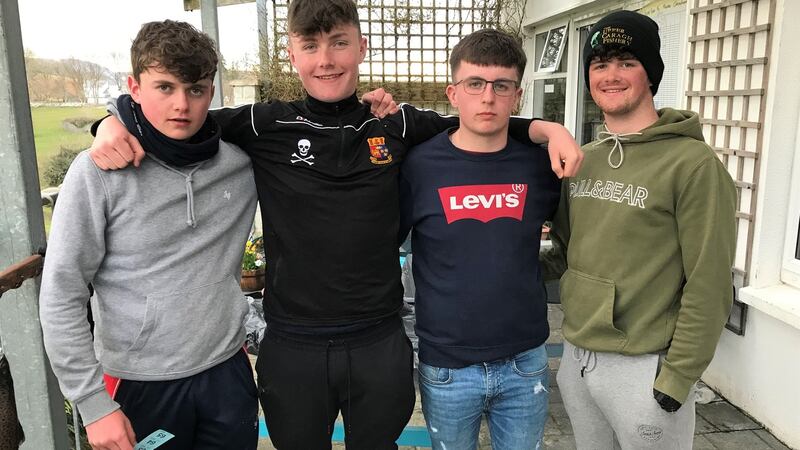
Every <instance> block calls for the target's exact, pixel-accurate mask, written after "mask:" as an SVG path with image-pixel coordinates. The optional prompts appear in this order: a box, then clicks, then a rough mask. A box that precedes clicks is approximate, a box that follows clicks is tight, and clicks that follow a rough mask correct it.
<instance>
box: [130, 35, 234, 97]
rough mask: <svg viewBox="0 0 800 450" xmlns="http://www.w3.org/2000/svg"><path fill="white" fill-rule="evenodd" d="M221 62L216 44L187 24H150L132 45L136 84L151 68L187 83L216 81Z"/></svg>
mask: <svg viewBox="0 0 800 450" xmlns="http://www.w3.org/2000/svg"><path fill="white" fill-rule="evenodd" d="M218 61H219V59H218V57H217V50H216V45H214V41H213V40H212V39H211V38H210V37H208V35H207V34H205V33H203V32H201V31H200V30H198V29H197V28H195V27H193V26H192V25H191V24H188V23H186V22H179V21H175V20H165V21H163V22H148V23H146V24H144V25H142V28H141V29H140V30H139V33H138V34H137V35H136V38H135V39H134V40H133V44H131V68H132V70H133V77H134V78H135V79H136V81H139V75H140V74H141V73H142V72H144V71H146V70H147V69H149V68H151V67H159V68H163V69H164V70H166V71H167V72H169V73H171V74H173V75H175V76H176V77H178V78H179V79H180V80H181V81H183V82H184V83H195V82H197V81H199V80H205V79H211V80H213V79H214V75H215V74H216V73H217V62H218Z"/></svg>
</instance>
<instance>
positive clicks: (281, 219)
mask: <svg viewBox="0 0 800 450" xmlns="http://www.w3.org/2000/svg"><path fill="white" fill-rule="evenodd" d="M212 114H214V118H215V119H216V120H217V121H218V122H219V123H220V125H221V126H222V129H223V139H224V140H226V141H228V142H231V143H234V144H236V145H239V146H240V147H242V149H244V150H245V151H246V152H247V153H248V154H249V155H250V156H251V158H252V159H253V170H254V173H255V180H256V186H257V189H258V197H259V201H260V204H261V216H262V220H263V225H264V240H265V251H266V259H267V274H266V296H265V298H264V303H263V304H264V311H265V315H266V317H267V321H268V322H277V324H283V325H289V326H302V327H323V328H329V327H330V328H337V327H343V326H349V325H353V324H358V323H362V322H369V321H375V320H379V319H381V318H384V317H388V316H391V315H393V314H395V313H397V311H398V310H399V309H400V307H401V306H402V298H403V295H402V292H403V288H402V285H401V282H400V267H399V262H398V242H397V233H398V228H399V193H398V174H399V168H400V163H401V162H402V161H403V159H404V157H405V155H406V152H407V151H408V149H409V148H411V147H412V146H414V145H417V144H419V143H421V142H424V141H426V140H427V139H429V138H431V137H433V136H434V135H436V134H437V133H438V132H440V131H443V130H445V129H447V128H449V127H453V126H457V125H458V118H457V117H455V116H449V117H446V116H441V115H439V114H438V113H436V112H434V111H426V110H420V109H416V108H414V107H412V106H409V105H402V106H401V112H400V113H397V114H394V115H392V116H390V117H388V118H385V119H382V120H381V119H378V118H376V117H375V116H373V115H372V114H371V113H370V110H369V106H367V105H363V104H361V103H360V102H359V101H358V99H357V97H356V96H355V95H353V96H351V97H349V98H347V99H345V100H342V101H340V102H337V103H326V102H321V101H319V100H316V99H314V98H311V97H307V98H306V99H305V100H302V101H294V102H288V103H287V102H269V103H256V104H253V105H246V106H242V107H238V108H231V109H221V110H216V111H212ZM529 124H530V120H527V119H519V120H516V119H515V120H512V128H513V132H512V133H511V134H512V136H514V137H516V138H517V139H522V140H524V141H526V142H530V141H529V139H528V126H529ZM277 324H276V325H277Z"/></svg>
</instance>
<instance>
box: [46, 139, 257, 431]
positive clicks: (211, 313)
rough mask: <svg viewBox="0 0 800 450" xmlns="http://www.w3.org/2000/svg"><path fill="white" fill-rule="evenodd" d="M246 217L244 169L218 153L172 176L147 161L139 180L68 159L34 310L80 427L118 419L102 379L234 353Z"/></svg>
mask: <svg viewBox="0 0 800 450" xmlns="http://www.w3.org/2000/svg"><path fill="white" fill-rule="evenodd" d="M255 206H256V190H255V182H254V180H253V171H252V167H251V164H250V159H249V158H248V157H247V155H245V154H244V153H243V152H242V151H241V150H240V149H238V148H237V147H234V146H232V145H230V144H228V143H225V142H220V150H219V152H218V153H217V155H216V156H214V157H213V158H211V159H209V160H207V161H204V162H202V163H200V164H199V165H194V166H187V167H182V168H174V167H169V166H166V165H165V164H163V163H161V162H160V161H157V160H156V159H155V158H153V157H151V156H149V155H148V157H147V158H145V159H144V160H143V161H142V164H141V167H139V168H138V169H136V168H134V167H128V168H126V169H123V170H119V171H108V172H106V171H101V170H99V169H98V168H97V167H95V165H94V163H92V161H91V158H90V157H89V155H88V153H86V152H83V153H81V154H79V155H78V157H77V158H76V159H75V161H74V162H73V163H72V166H71V167H70V169H69V171H68V172H67V176H66V178H65V180H64V184H63V185H62V186H61V192H60V194H59V198H58V203H57V206H56V208H55V211H54V213H53V222H52V227H51V231H50V238H49V247H48V249H47V257H46V258H45V264H44V274H43V275H42V288H41V295H40V300H39V301H40V317H41V322H42V330H43V332H44V343H45V348H46V350H47V354H48V356H49V358H50V362H51V364H52V366H53V371H54V372H55V374H56V376H57V378H58V380H59V384H60V386H61V390H62V392H63V393H64V395H65V396H66V397H67V398H68V399H70V400H71V401H73V402H75V403H76V404H77V406H78V410H79V411H80V413H81V416H82V417H83V419H84V423H86V424H89V423H91V422H94V421H96V420H97V419H100V418H102V417H103V416H105V415H107V414H109V413H111V412H113V411H114V410H115V409H117V408H119V405H117V404H116V403H115V402H114V401H113V400H112V399H111V397H110V396H109V394H108V393H107V392H106V390H105V386H104V383H103V373H106V374H109V375H111V376H114V377H118V378H122V379H129V380H173V379H179V378H184V377H188V376H191V375H194V374H196V373H199V372H202V371H204V370H206V369H208V368H210V367H213V366H215V365H217V364H219V363H221V362H223V361H225V360H226V359H228V358H230V357H231V356H232V355H233V354H235V352H237V351H240V350H241V348H242V345H243V343H244V340H245V333H244V329H243V323H244V316H245V314H246V312H247V308H248V306H247V303H246V301H245V300H244V298H243V295H242V292H241V290H240V289H239V284H238V278H239V272H240V268H241V258H242V251H243V249H244V243H245V241H246V239H247V236H248V233H249V230H250V227H251V224H252V220H253V216H254V213H255ZM89 283H92V285H93V286H94V289H95V293H94V296H93V297H92V299H91V301H92V312H93V316H94V320H95V331H94V333H95V336H94V342H93V338H92V335H91V333H90V331H89V324H88V322H87V320H86V304H87V302H88V300H89V292H88V290H87V285H88V284H89ZM93 344H94V348H93Z"/></svg>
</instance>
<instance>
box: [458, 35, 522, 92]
mask: <svg viewBox="0 0 800 450" xmlns="http://www.w3.org/2000/svg"><path fill="white" fill-rule="evenodd" d="M462 61H466V62H468V63H470V64H476V65H479V66H500V67H513V68H515V69H517V74H518V75H519V78H520V80H522V74H523V73H524V72H525V64H527V62H528V58H527V57H526V56H525V52H524V51H522V44H521V43H520V41H519V39H517V38H516V37H514V36H512V35H510V34H508V33H505V32H503V31H500V30H493V29H486V30H479V31H476V32H474V33H472V34H469V35H467V36H466V37H465V38H463V39H461V40H460V41H459V42H458V44H456V46H455V47H453V51H452V53H450V70H451V72H452V73H453V74H455V73H456V70H457V69H458V67H459V66H460V65H461V62H462ZM518 81H519V80H518Z"/></svg>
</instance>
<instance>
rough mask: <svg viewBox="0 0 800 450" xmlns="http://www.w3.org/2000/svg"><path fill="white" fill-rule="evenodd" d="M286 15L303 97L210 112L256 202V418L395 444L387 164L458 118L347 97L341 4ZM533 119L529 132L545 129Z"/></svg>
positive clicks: (290, 435) (392, 189)
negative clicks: (338, 426)
mask: <svg viewBox="0 0 800 450" xmlns="http://www.w3.org/2000/svg"><path fill="white" fill-rule="evenodd" d="M288 23H289V30H290V32H289V34H290V46H289V54H290V59H291V61H292V64H293V65H294V67H295V69H296V70H297V73H298V75H299V76H300V78H301V81H302V82H303V86H304V87H305V89H306V91H307V92H308V94H309V95H308V97H307V98H306V99H305V100H303V101H296V102H288V103H287V102H271V103H259V104H255V105H248V106H244V107H240V108H235V109H224V110H220V111H216V112H215V114H214V117H215V119H216V120H217V121H218V122H219V123H220V125H221V126H222V128H223V139H224V140H226V141H230V142H233V143H235V144H238V145H240V146H241V147H242V148H243V149H245V151H247V152H248V153H249V154H250V156H251V158H252V159H253V166H254V173H255V177H256V184H257V189H258V194H259V200H260V203H261V211H262V219H263V223H264V230H265V249H266V256H267V275H266V277H267V280H266V286H267V287H266V297H265V299H264V309H265V316H266V318H267V322H268V327H267V330H268V331H267V334H266V336H265V337H264V340H263V342H262V344H261V347H260V352H259V358H258V362H257V364H256V370H257V373H258V381H259V389H260V398H261V403H262V406H263V407H264V414H265V419H266V423H267V427H268V429H269V433H270V438H271V439H272V442H273V444H275V446H276V447H277V448H279V449H293V448H296V449H304V450H305V449H324V448H330V445H331V444H330V438H331V431H332V424H333V422H334V420H335V418H336V416H337V414H338V413H339V411H341V412H342V415H343V417H344V421H345V425H346V435H345V440H346V444H347V446H348V448H351V449H369V450H373V449H384V448H396V445H395V444H394V441H395V440H396V439H397V437H398V436H399V435H400V433H401V432H402V429H403V427H404V426H405V425H406V423H407V421H408V419H409V417H410V416H411V412H412V409H413V404H414V387H413V380H412V370H413V369H412V353H411V347H410V343H409V341H408V338H407V337H406V336H405V333H404V331H403V327H402V323H401V321H400V318H399V316H398V314H397V313H398V311H399V310H400V308H401V306H402V286H401V283H400V270H399V266H398V263H397V261H398V260H397V257H398V251H397V242H396V236H397V233H398V228H399V225H398V224H399V212H398V206H399V200H398V167H399V163H400V162H401V161H402V160H403V159H404V157H405V153H406V150H407V149H408V148H409V147H411V146H412V145H416V144H418V143H421V142H423V141H425V140H427V139H429V138H430V137H432V136H434V135H435V134H436V133H438V132H440V131H442V130H444V129H446V128H448V127H450V126H455V125H457V123H458V119H457V118H455V117H450V118H447V117H442V116H440V115H438V114H436V113H434V112H431V111H422V110H418V109H415V108H413V107H410V106H407V105H404V106H402V107H401V110H400V112H399V113H397V114H394V115H392V116H390V117H388V118H386V119H383V120H381V119H378V118H377V117H375V116H373V115H372V114H371V113H370V110H369V107H367V106H364V105H361V104H360V103H359V102H358V99H357V98H356V96H355V94H354V93H355V90H356V83H357V79H358V64H359V63H361V61H363V59H364V57H365V55H366V39H365V38H364V37H362V36H361V34H360V31H359V28H358V27H359V22H358V14H357V9H356V6H355V4H354V3H353V2H352V0H326V1H320V0H294V1H293V2H292V3H291V5H290V8H289V22H288ZM103 123H104V128H108V127H111V126H114V125H107V123H111V124H113V121H110V120H106V121H104V122H103ZM534 123H535V125H534V126H531V131H530V134H531V136H533V137H536V138H537V140H539V139H540V138H542V137H545V135H547V134H549V132H550V131H551V130H552V125H553V124H549V123H546V122H542V121H536V122H534ZM529 124H530V121H527V120H520V121H515V122H514V125H513V128H515V129H516V131H512V134H514V135H515V136H516V137H517V138H518V139H523V140H526V141H527V140H528V126H529ZM117 125H118V124H117ZM103 131H104V130H100V132H101V134H102V133H103ZM554 133H555V134H552V135H549V136H547V137H551V136H558V137H564V136H565V135H566V134H567V133H566V132H565V131H563V128H557V129H556V130H554ZM547 137H545V139H543V140H547ZM550 142H551V144H552V143H553V139H550ZM554 147H556V146H554ZM556 148H558V147H556ZM101 151H102V150H101ZM116 151H117V152H118V151H119V150H116ZM551 153H553V152H551ZM138 157H139V156H138V155H137V158H138ZM568 158H569V159H570V161H569V162H570V163H578V162H579V161H580V159H581V155H580V153H574V154H573V153H569V154H568ZM551 159H552V158H551ZM95 162H97V163H98V165H100V166H101V167H102V166H103V164H101V159H100V158H95ZM106 166H107V167H118V166H114V165H113V164H108V165H106ZM573 169H574V167H573V165H572V164H570V166H568V167H566V168H565V171H564V172H565V174H567V175H569V173H570V172H571V171H572V170H573Z"/></svg>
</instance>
